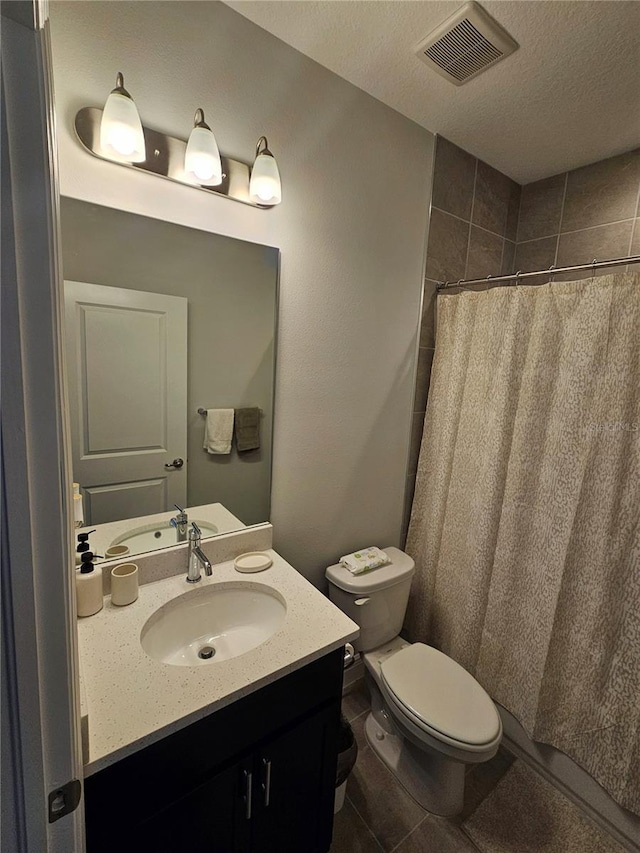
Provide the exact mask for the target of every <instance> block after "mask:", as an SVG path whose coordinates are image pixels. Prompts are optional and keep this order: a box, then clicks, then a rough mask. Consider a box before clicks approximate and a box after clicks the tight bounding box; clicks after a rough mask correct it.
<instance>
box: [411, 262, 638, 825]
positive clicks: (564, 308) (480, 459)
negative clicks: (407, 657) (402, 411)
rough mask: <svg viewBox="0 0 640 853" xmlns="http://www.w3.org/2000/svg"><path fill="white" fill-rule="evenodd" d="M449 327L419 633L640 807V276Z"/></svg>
mask: <svg viewBox="0 0 640 853" xmlns="http://www.w3.org/2000/svg"><path fill="white" fill-rule="evenodd" d="M437 324H438V325H437V329H438V332H437V345H436V352H435V359H434V365H433V372H432V379H431V387H430V392H429V402H428V406H427V413H426V417H425V425H424V435H423V440H422V448H421V453H420V462H419V468H418V478H417V485H416V493H415V498H414V503H413V509H412V515H411V523H410V527H409V537H408V541H407V551H408V552H409V553H410V554H411V555H412V556H413V558H414V559H415V561H416V566H417V571H416V576H415V579H414V585H413V589H412V595H411V598H410V606H409V610H408V613H407V623H406V627H407V629H408V631H409V633H410V634H411V636H412V638H413V639H414V640H421V641H423V642H427V643H429V644H431V645H434V646H436V647H438V648H440V649H442V650H443V651H444V652H446V653H447V654H448V655H450V656H451V657H453V658H454V659H455V660H457V661H458V662H459V663H460V664H462V666H464V667H465V668H466V669H468V670H469V671H470V672H471V673H473V674H474V675H475V677H476V678H477V679H478V681H479V682H480V683H481V684H482V685H483V686H484V687H485V689H486V690H487V691H488V692H489V693H490V694H491V696H492V697H493V698H494V699H495V700H496V701H497V702H499V703H500V704H501V705H503V706H504V707H505V708H507V709H508V710H509V711H510V712H511V713H512V714H514V715H515V716H516V717H517V718H518V719H519V721H520V722H521V724H522V725H523V726H524V728H525V729H526V730H527V732H528V733H529V735H530V737H531V738H532V739H533V740H536V741H541V742H544V743H548V744H551V745H553V746H555V747H556V748H558V749H560V750H562V751H563V752H564V753H566V754H567V755H569V756H571V757H572V758H573V759H574V760H575V761H576V762H577V763H578V764H580V765H581V766H582V767H584V768H585V769H586V770H587V771H588V772H589V773H590V774H591V775H592V776H593V777H594V778H595V779H596V780H597V781H598V782H599V783H600V784H601V785H602V786H603V787H604V788H605V789H606V790H607V791H609V792H610V793H611V795H612V796H613V797H614V799H615V800H616V801H617V802H619V803H620V804H621V805H623V806H625V807H626V808H628V809H630V810H631V811H633V812H636V813H639V814H640V770H639V768H640V275H638V274H616V275H609V276H602V277H599V278H595V279H588V280H585V281H576V282H565V283H556V284H548V285H542V286H539V287H515V288H514V287H508V288H499V287H496V288H494V289H492V290H487V291H484V292H475V293H471V292H463V293H461V294H459V295H441V296H440V297H439V298H438V317H437Z"/></svg>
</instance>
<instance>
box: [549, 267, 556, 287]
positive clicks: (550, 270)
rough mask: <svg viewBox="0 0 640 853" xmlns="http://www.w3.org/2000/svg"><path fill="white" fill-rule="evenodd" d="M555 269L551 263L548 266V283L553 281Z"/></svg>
mask: <svg viewBox="0 0 640 853" xmlns="http://www.w3.org/2000/svg"><path fill="white" fill-rule="evenodd" d="M555 269H556V265H555V264H551V266H550V267H549V284H553V282H554V281H555V278H556V273H555Z"/></svg>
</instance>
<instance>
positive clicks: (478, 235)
mask: <svg viewBox="0 0 640 853" xmlns="http://www.w3.org/2000/svg"><path fill="white" fill-rule="evenodd" d="M503 244H504V240H503V238H502V237H498V236H497V235H496V234H491V233H490V232H489V231H485V230H484V229H482V228H476V226H475V225H472V226H471V234H470V236H469V254H468V257H467V270H466V273H465V278H483V277H484V276H485V275H499V274H500V269H501V266H502V247H503Z"/></svg>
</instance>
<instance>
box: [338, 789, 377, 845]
mask: <svg viewBox="0 0 640 853" xmlns="http://www.w3.org/2000/svg"><path fill="white" fill-rule="evenodd" d="M346 800H347V801H348V802H349V805H350V806H351V808H352V809H353V810H354V812H355V813H356V814H357V815H358V817H359V818H360V820H361V821H362V823H363V824H364V826H365V829H366V830H367V832H368V833H369V835H370V836H371V837H372V838H373V840H374V842H375V843H376V844H377V845H378V847H379V848H380V850H381V851H382V853H384V847H383V846H382V844H380V842H379V841H378V836H377V835H376V834H375V832H374V831H373V830H372V829H371V827H370V826H369V824H368V823H367V822H366V820H365V819H364V818H363V817H362V815H361V814H360V812H359V811H358V809H357V808H356V805H355V803H354V802H353V800H352V799H351V797H349V796H346Z"/></svg>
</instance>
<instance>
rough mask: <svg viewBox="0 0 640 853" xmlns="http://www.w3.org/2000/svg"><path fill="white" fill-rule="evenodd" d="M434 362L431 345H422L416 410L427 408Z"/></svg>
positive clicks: (415, 402)
mask: <svg viewBox="0 0 640 853" xmlns="http://www.w3.org/2000/svg"><path fill="white" fill-rule="evenodd" d="M432 363H433V350H432V349H431V348H430V347H420V353H419V355H418V370H417V376H416V394H415V397H414V401H413V410H414V412H424V411H425V409H426V408H427V395H428V393H429V382H430V380H431V365H432Z"/></svg>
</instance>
